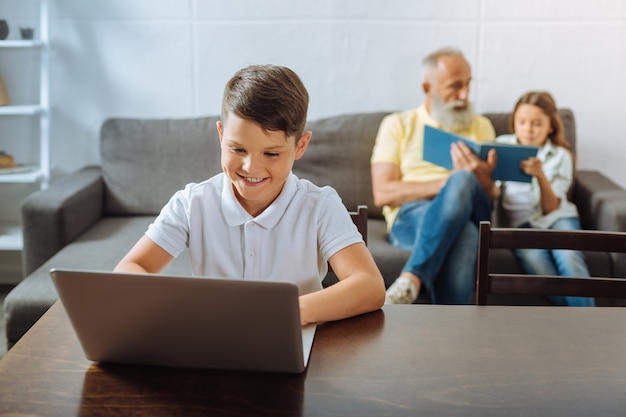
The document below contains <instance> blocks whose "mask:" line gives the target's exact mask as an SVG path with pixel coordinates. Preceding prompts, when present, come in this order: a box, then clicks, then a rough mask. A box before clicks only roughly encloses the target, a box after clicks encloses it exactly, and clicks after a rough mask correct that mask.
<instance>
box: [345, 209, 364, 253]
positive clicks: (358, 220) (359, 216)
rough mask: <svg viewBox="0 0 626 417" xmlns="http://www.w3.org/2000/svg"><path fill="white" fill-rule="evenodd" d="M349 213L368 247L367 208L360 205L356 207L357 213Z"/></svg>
mask: <svg viewBox="0 0 626 417" xmlns="http://www.w3.org/2000/svg"><path fill="white" fill-rule="evenodd" d="M349 213H350V217H351V218H352V221H353V222H354V224H355V225H356V228H357V229H358V230H359V232H360V233H361V236H363V241H364V242H365V244H366V245H367V206H366V205H364V204H359V205H358V206H357V207H356V211H350V212H349Z"/></svg>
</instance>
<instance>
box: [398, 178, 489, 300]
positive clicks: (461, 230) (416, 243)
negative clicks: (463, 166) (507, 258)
mask: <svg viewBox="0 0 626 417" xmlns="http://www.w3.org/2000/svg"><path fill="white" fill-rule="evenodd" d="M491 209H492V206H491V201H490V200H489V197H488V196H487V194H486V193H485V191H484V190H483V188H482V187H481V185H480V184H479V183H478V180H477V179H476V176H475V175H474V174H473V173H471V172H469V171H458V172H456V173H454V174H452V175H451V176H450V178H448V181H447V182H446V184H445V186H444V187H443V188H442V189H441V191H440V192H439V194H438V195H437V196H436V197H435V198H434V199H433V200H419V201H413V202H410V203H406V204H403V205H402V207H401V208H400V211H399V212H398V216H397V217H396V220H395V221H394V223H393V225H392V227H391V232H390V235H389V240H390V242H391V244H392V245H394V246H397V247H400V248H403V249H406V250H410V251H411V252H412V253H411V256H410V258H409V260H408V261H407V263H406V264H405V266H404V268H403V272H411V273H413V274H415V275H416V276H418V277H419V279H420V280H421V282H422V284H423V285H424V286H425V287H426V289H427V290H428V293H429V294H430V298H431V300H432V302H433V303H435V304H468V303H469V302H470V301H471V296H472V292H473V290H474V286H475V280H476V278H475V277H476V258H477V251H478V223H479V222H480V221H482V220H490V219H491Z"/></svg>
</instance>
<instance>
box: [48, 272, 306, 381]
mask: <svg viewBox="0 0 626 417" xmlns="http://www.w3.org/2000/svg"><path fill="white" fill-rule="evenodd" d="M50 275H51V277H52V280H53V282H54V285H55V287H56V289H57V291H58V293H59V296H60V298H61V302H62V303H63V306H64V307H65V310H66V311H67V314H68V316H69V318H70V321H71V323H72V326H73V327H74V330H75V332H76V335H77V336H78V340H79V341H80V344H81V345H82V348H83V351H84V353H85V356H86V358H87V359H89V360H92V361H96V362H100V363H115V364H137V365H157V366H171V367H186V368H212V369H228V370H245V371H269V372H290V373H300V372H303V371H304V370H305V369H306V366H307V362H308V359H309V355H310V352H311V346H312V344H313V338H314V336H315V328H316V327H315V326H314V325H311V326H305V327H302V326H301V324H300V309H299V302H298V288H297V287H296V285H294V284H292V283H287V282H274V281H250V280H238V279H221V278H220V279H217V278H196V277H182V276H166V275H154V274H118V273H112V272H99V271H84V270H63V269H52V270H51V271H50Z"/></svg>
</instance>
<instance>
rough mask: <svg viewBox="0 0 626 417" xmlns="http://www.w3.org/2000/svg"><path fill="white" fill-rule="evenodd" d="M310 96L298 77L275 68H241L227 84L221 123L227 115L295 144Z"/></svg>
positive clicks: (273, 66) (265, 66) (304, 119)
mask: <svg viewBox="0 0 626 417" xmlns="http://www.w3.org/2000/svg"><path fill="white" fill-rule="evenodd" d="M308 107H309V93H308V92H307V90H306V88H305V87H304V84H303V83H302V80H300V77H298V75H297V74H296V73H295V72H293V71H292V70H290V69H289V68H286V67H281V66H278V65H252V66H249V67H246V68H242V69H240V70H239V71H237V72H236V73H235V75H234V76H233V77H232V78H231V79H230V80H229V81H228V83H227V84H226V88H225V89H224V98H223V100H222V122H223V123H226V121H227V116H228V113H230V112H232V113H233V114H235V115H237V116H238V117H241V118H242V119H245V120H249V121H252V122H254V123H257V124H258V125H260V126H261V128H263V129H265V130H268V131H283V132H285V133H286V134H287V136H288V137H290V136H295V138H296V142H297V141H298V140H299V139H300V137H301V136H302V133H303V132H304V126H305V124H306V117H307V109H308Z"/></svg>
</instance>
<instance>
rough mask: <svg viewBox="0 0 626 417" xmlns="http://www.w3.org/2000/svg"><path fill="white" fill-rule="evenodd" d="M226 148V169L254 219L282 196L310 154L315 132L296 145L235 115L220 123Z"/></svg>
mask: <svg viewBox="0 0 626 417" xmlns="http://www.w3.org/2000/svg"><path fill="white" fill-rule="evenodd" d="M217 131H218V133H219V137H220V143H221V148H222V169H223V170H224V173H225V174H226V176H228V178H229V179H230V181H231V183H232V184H233V190H234V192H235V196H236V197H237V200H239V203H240V204H241V205H242V206H243V208H244V209H245V210H246V211H247V212H248V213H250V214H251V215H252V216H258V215H259V214H261V213H262V212H263V210H265V209H266V208H267V207H268V206H269V205H270V204H271V203H272V202H273V201H274V200H275V199H276V197H278V194H280V192H281V190H282V189H283V185H284V184H285V181H286V179H287V177H288V176H289V174H290V172H291V168H292V166H293V163H294V161H295V160H296V159H300V158H301V157H302V155H303V154H304V151H305V150H306V148H307V146H308V144H309V139H310V138H311V132H306V133H304V135H302V137H301V138H300V140H299V141H298V144H297V145H296V140H295V137H293V136H292V137H287V135H286V134H285V132H283V131H266V130H263V129H262V128H261V126H259V125H258V124H256V123H254V122H251V121H249V120H246V119H242V118H241V117H238V116H236V115H235V114H233V113H229V114H228V116H227V118H226V120H225V123H222V122H221V121H218V122H217Z"/></svg>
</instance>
